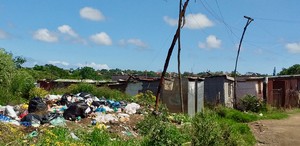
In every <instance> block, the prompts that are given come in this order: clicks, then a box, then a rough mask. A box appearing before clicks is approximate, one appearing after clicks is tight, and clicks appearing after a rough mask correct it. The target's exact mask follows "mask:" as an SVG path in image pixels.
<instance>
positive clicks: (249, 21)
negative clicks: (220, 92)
mask: <svg viewBox="0 0 300 146" xmlns="http://www.w3.org/2000/svg"><path fill="white" fill-rule="evenodd" d="M244 18H246V19H247V23H246V25H245V27H244V31H243V34H242V37H241V40H240V44H239V48H238V52H237V55H236V60H235V67H234V95H233V101H234V104H233V106H234V108H236V107H237V96H236V86H237V79H236V69H237V63H238V59H239V55H240V51H241V46H242V41H243V38H244V35H245V32H246V29H247V27H248V25H249V24H250V23H251V22H252V21H253V20H254V19H252V18H250V17H248V16H244Z"/></svg>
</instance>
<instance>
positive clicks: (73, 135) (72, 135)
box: [70, 132, 79, 140]
mask: <svg viewBox="0 0 300 146" xmlns="http://www.w3.org/2000/svg"><path fill="white" fill-rule="evenodd" d="M70 135H71V137H72V138H73V139H75V140H79V138H78V137H77V136H76V135H75V134H74V133H73V132H71V133H70Z"/></svg>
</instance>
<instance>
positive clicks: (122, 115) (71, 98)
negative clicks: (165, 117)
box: [0, 92, 140, 127]
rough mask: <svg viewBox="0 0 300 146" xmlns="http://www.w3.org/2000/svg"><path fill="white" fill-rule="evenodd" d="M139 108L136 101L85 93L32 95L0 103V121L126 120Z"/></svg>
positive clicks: (60, 123) (35, 123)
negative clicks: (23, 101)
mask: <svg viewBox="0 0 300 146" xmlns="http://www.w3.org/2000/svg"><path fill="white" fill-rule="evenodd" d="M139 109H140V105H139V104H137V103H127V102H126V101H114V100H109V99H106V98H104V97H101V98H98V97H96V96H93V95H92V94H89V93H84V92H82V93H78V94H75V95H73V94H64V95H47V96H46V97H45V98H40V97H35V98H33V99H31V100H30V102H29V104H21V105H16V106H10V105H6V106H0V122H7V123H11V124H15V125H23V126H26V127H28V126H33V127H39V126H40V125H43V124H46V123H47V124H48V123H49V124H51V125H53V126H64V125H66V120H69V121H75V122H76V121H80V120H82V119H84V118H91V124H93V125H96V124H97V123H100V124H106V123H109V122H127V121H129V120H130V115H132V114H136V113H137V110H139Z"/></svg>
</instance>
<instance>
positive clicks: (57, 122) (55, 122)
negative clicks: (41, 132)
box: [50, 117, 66, 126]
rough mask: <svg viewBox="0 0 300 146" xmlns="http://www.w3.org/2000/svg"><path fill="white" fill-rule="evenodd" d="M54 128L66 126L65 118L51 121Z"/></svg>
mask: <svg viewBox="0 0 300 146" xmlns="http://www.w3.org/2000/svg"><path fill="white" fill-rule="evenodd" d="M50 124H51V125H53V126H66V120H65V119H64V118H63V117H57V118H55V119H53V120H51V121H50Z"/></svg>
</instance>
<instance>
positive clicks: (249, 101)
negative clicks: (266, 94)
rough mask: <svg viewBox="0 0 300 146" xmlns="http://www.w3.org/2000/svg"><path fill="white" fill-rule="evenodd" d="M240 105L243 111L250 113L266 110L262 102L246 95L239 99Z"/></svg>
mask: <svg viewBox="0 0 300 146" xmlns="http://www.w3.org/2000/svg"><path fill="white" fill-rule="evenodd" d="M241 105H242V108H243V110H245V111H251V112H260V111H262V110H263V109H266V107H265V105H264V104H263V102H262V101H261V100H260V99H258V98H257V97H256V96H252V95H246V96H245V97H243V98H242V99H241Z"/></svg>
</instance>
